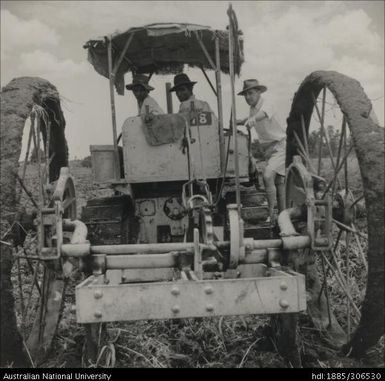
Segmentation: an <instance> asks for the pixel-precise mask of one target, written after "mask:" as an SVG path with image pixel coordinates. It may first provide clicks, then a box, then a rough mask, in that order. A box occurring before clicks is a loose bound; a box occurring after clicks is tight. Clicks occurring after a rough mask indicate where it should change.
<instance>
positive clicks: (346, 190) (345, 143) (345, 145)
mask: <svg viewBox="0 0 385 381" xmlns="http://www.w3.org/2000/svg"><path fill="white" fill-rule="evenodd" d="M346 152H347V141H346V128H345V130H344V153H345V155H346ZM344 173H345V198H346V197H347V196H348V190H349V179H348V161H347V160H345V163H344Z"/></svg>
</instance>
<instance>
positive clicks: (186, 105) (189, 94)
mask: <svg viewBox="0 0 385 381" xmlns="http://www.w3.org/2000/svg"><path fill="white" fill-rule="evenodd" d="M195 84H196V82H194V81H190V78H189V77H188V75H187V74H184V73H181V74H177V75H176V76H175V77H174V87H172V88H171V89H170V92H171V91H175V92H176V96H177V97H178V99H179V101H180V102H181V103H180V106H179V112H180V113H186V112H187V113H188V112H192V111H195V112H211V113H212V114H213V115H214V113H213V111H212V110H211V107H210V106H209V104H208V103H207V102H205V101H201V100H199V99H196V97H195V95H194V94H193V87H194V85H195Z"/></svg>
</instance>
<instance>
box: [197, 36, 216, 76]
mask: <svg viewBox="0 0 385 381" xmlns="http://www.w3.org/2000/svg"><path fill="white" fill-rule="evenodd" d="M195 36H196V38H197V40H198V42H199V45H200V46H201V48H202V51H203V53H204V55H205V56H206V58H207V61H209V64H210V66H211V68H212V69H213V70H216V68H217V67H216V65H215V64H214V62H213V60H212V59H211V57H210V54H209V52H208V51H207V49H206V46H205V45H204V43H203V41H202V39H201V37H200V36H199V34H198V32H196V31H195Z"/></svg>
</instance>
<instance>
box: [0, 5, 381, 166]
mask: <svg viewBox="0 0 385 381" xmlns="http://www.w3.org/2000/svg"><path fill="white" fill-rule="evenodd" d="M228 4H229V3H228V1H62V0H60V1H31V0H29V1H14V0H12V1H1V86H2V87H3V86H5V85H6V84H7V83H9V81H11V80H12V79H13V78H16V77H21V76H38V77H42V78H45V79H47V80H49V81H50V82H51V83H52V84H54V85H55V86H56V87H57V89H58V91H59V93H60V95H61V97H62V108H63V111H64V116H65V118H66V121H67V126H66V137H67V140H68V145H69V151H70V158H72V159H73V158H83V157H85V156H87V155H89V146H90V145H92V144H112V127H111V111H110V96H109V83H108V80H107V79H106V78H104V77H102V76H100V75H99V74H98V73H96V72H95V70H94V69H93V67H92V66H91V64H89V63H88V61H87V51H86V50H85V49H83V44H84V43H85V42H86V41H88V40H89V39H92V38H95V37H103V36H105V35H108V34H111V33H113V32H115V31H117V30H119V31H124V30H126V29H128V28H130V27H134V26H142V25H146V24H150V23H156V22H186V23H195V24H201V25H206V26H210V27H212V28H214V29H225V28H226V25H227V23H228V20H227V14H226V10H227V7H228ZM232 5H233V8H234V10H235V12H236V14H237V18H238V23H239V27H240V29H241V30H242V31H243V37H244V51H245V63H244V64H243V66H242V69H241V75H240V77H239V78H238V77H237V78H236V81H235V89H236V91H240V90H241V89H242V84H243V80H245V79H248V78H257V79H258V80H259V82H260V83H262V84H264V85H266V86H267V87H268V91H267V92H266V93H265V94H266V96H267V97H269V99H270V100H271V101H272V102H273V103H274V106H275V110H276V116H277V118H278V120H279V121H280V123H282V124H283V125H285V122H286V118H287V116H288V114H289V111H290V106H291V102H292V99H293V96H294V94H295V92H296V91H297V89H298V87H299V85H300V84H301V82H302V81H303V79H304V78H305V77H306V76H307V75H309V74H310V73H311V72H313V71H316V70H335V71H338V72H340V73H343V74H346V75H348V76H350V77H353V78H355V79H357V80H358V81H359V82H360V83H361V85H362V86H363V88H364V89H365V92H366V94H367V95H368V97H369V98H370V99H371V100H372V104H373V109H374V111H375V113H376V114H377V117H378V119H379V123H380V124H381V125H382V126H383V125H384V2H383V1H373V0H372V1H233V2H232ZM185 72H186V73H187V74H188V75H189V77H190V78H191V80H194V81H197V82H198V83H197V85H196V86H195V87H194V93H195V94H196V96H197V97H198V98H200V99H203V100H206V101H208V102H209V103H210V105H211V106H212V108H213V109H214V110H216V98H215V96H214V95H213V93H212V90H211V89H210V87H209V85H208V84H207V82H206V80H205V78H204V77H203V74H202V73H201V71H200V70H196V69H188V68H186V69H185ZM208 74H209V76H210V78H211V79H212V80H214V73H213V72H209V73H208ZM172 79H173V77H172V76H156V75H154V76H153V78H152V79H151V85H152V86H153V87H155V91H153V92H152V93H151V95H152V96H154V98H155V99H156V100H157V101H158V103H159V104H160V105H161V106H162V107H163V109H164V110H166V96H165V83H166V82H172ZM130 80H131V74H127V76H126V82H129V81H130ZM222 80H223V98H224V99H223V103H224V110H225V111H224V124H225V126H227V125H228V120H229V108H230V104H231V93H230V82H229V77H228V76H227V75H222ZM236 101H237V103H236V112H237V117H239V118H241V117H246V116H247V114H248V106H247V105H246V103H245V101H244V99H243V97H237V100H236ZM173 104H174V110H176V109H177V108H178V105H179V102H178V100H177V99H176V97H175V96H174V98H173ZM116 109H117V124H118V130H120V128H121V126H122V124H123V122H124V120H125V119H126V118H127V117H129V116H134V115H136V113H137V106H136V101H135V99H134V97H133V95H132V93H131V92H126V93H125V95H124V96H119V95H116Z"/></svg>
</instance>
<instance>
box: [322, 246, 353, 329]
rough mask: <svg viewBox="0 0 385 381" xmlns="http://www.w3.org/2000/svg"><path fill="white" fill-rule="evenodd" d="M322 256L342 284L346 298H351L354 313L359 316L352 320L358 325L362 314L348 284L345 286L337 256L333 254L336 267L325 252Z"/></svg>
mask: <svg viewBox="0 0 385 381" xmlns="http://www.w3.org/2000/svg"><path fill="white" fill-rule="evenodd" d="M321 255H322V256H323V257H324V259H325V262H326V264H327V265H328V266H329V268H330V269H331V271H332V272H333V275H334V277H335V278H336V280H337V281H338V283H339V284H340V287H341V289H342V290H343V291H344V292H345V294H346V296H347V297H348V298H349V300H350V303H351V305H352V307H353V309H354V311H355V312H356V315H357V318H355V317H354V316H352V318H353V320H354V322H355V323H356V324H358V320H359V319H360V318H361V313H360V310H359V308H358V307H357V305H356V303H355V302H354V300H353V298H352V296H351V295H350V292H349V290H348V289H347V287H346V284H345V282H344V280H343V278H344V276H343V274H342V272H341V269H340V268H339V265H338V262H337V260H336V258H335V255H334V254H333V253H332V256H333V261H334V263H335V265H336V266H335V267H334V266H333V265H332V264H331V263H330V261H329V260H328V259H327V257H326V256H325V254H324V253H323V252H321Z"/></svg>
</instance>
